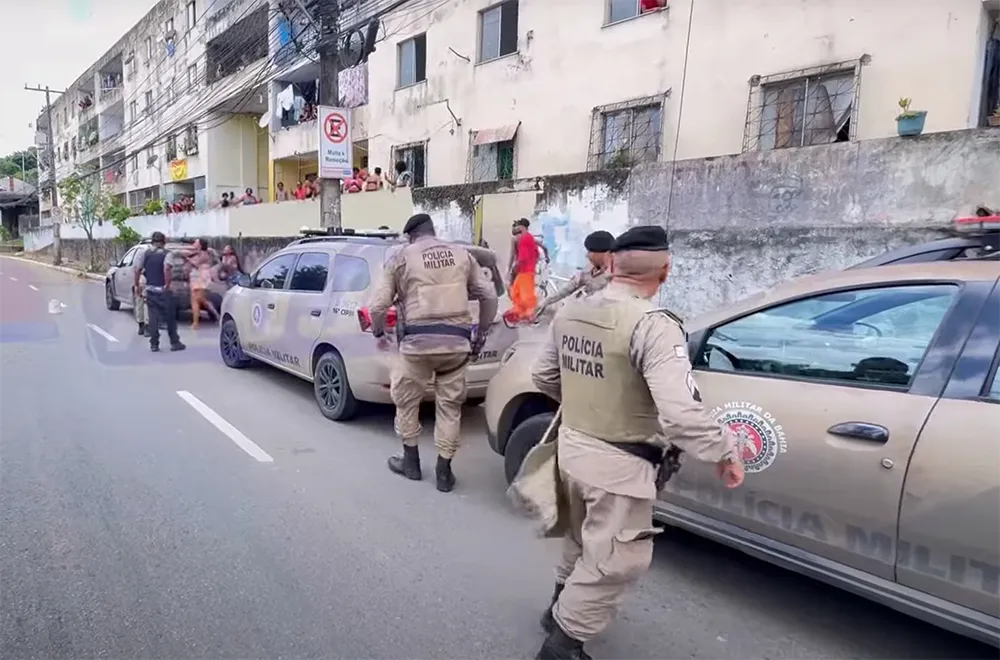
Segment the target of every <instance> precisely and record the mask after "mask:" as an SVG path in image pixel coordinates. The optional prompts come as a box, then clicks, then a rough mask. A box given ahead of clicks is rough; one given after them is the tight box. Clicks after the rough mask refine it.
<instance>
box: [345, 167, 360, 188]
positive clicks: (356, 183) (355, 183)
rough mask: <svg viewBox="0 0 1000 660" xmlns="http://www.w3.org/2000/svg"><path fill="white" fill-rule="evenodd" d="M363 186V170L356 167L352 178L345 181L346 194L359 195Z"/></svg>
mask: <svg viewBox="0 0 1000 660" xmlns="http://www.w3.org/2000/svg"><path fill="white" fill-rule="evenodd" d="M363 185H364V179H362V178H361V170H360V169H359V168H357V167H355V168H354V170H353V171H352V172H351V178H350V179H347V180H345V181H344V192H345V193H359V192H361V186H363Z"/></svg>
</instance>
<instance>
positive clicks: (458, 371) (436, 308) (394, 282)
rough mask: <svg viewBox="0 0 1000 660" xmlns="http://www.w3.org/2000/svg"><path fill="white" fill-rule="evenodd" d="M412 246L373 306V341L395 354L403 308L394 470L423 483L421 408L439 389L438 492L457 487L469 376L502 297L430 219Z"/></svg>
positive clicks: (419, 226) (415, 224)
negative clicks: (393, 317)
mask: <svg viewBox="0 0 1000 660" xmlns="http://www.w3.org/2000/svg"><path fill="white" fill-rule="evenodd" d="M403 233H404V234H406V237H407V239H408V240H409V245H407V246H406V247H404V248H403V249H402V250H400V251H399V252H397V253H396V255H395V256H394V257H393V258H392V260H391V261H390V262H389V263H388V264H387V265H386V267H385V271H384V273H383V275H382V279H381V281H380V282H379V284H378V285H377V286H376V287H375V290H374V291H373V292H372V298H371V301H370V303H369V305H368V310H369V313H370V315H371V321H372V333H373V334H374V335H375V337H376V338H377V339H378V344H379V348H381V349H382V350H386V349H387V348H388V347H389V343H388V338H387V337H386V323H385V320H386V314H387V312H388V310H389V307H390V306H392V305H396V310H397V315H398V316H399V317H401V323H400V325H399V326H398V327H397V330H396V331H397V332H399V333H402V336H400V337H398V340H399V353H400V355H399V360H397V361H396V363H395V364H394V366H393V372H392V382H391V385H390V394H391V396H392V401H393V403H394V404H396V423H395V428H396V432H397V433H398V434H399V436H400V438H401V439H402V441H403V453H402V454H400V455H397V456H393V457H391V458H390V459H389V469H390V470H391V471H392V472H394V473H396V474H399V475H402V476H403V477H406V478H407V479H413V480H415V481H418V480H420V479H421V477H422V473H421V470H420V453H419V450H418V448H417V440H418V438H419V436H420V430H421V429H420V420H419V416H418V414H419V409H420V402H421V401H422V400H423V398H424V394H425V393H426V392H427V387H428V386H429V385H430V384H431V381H433V384H434V405H435V408H436V416H435V423H434V444H435V445H436V446H437V450H438V460H437V470H436V477H437V489H438V490H439V491H441V492H450V491H451V490H452V488H454V486H455V475H454V472H453V471H452V468H451V460H452V458H453V457H454V456H455V452H457V451H458V445H459V439H460V431H461V429H460V426H461V419H462V404H463V403H464V402H465V395H466V383H465V372H466V369H467V368H468V365H469V362H470V360H471V358H472V356H474V355H476V354H478V353H479V351H480V350H482V346H483V342H484V341H485V339H486V333H487V331H488V330H489V327H490V325H491V324H492V323H493V319H494V317H495V316H496V313H497V294H496V289H494V288H493V284H492V283H491V282H490V281H489V280H488V279H486V277H485V276H484V275H483V273H482V270H481V269H480V267H479V263H478V262H477V261H476V260H475V258H474V257H473V256H472V253H471V252H469V251H468V250H466V249H465V248H464V247H462V246H461V245H458V244H456V243H452V242H450V241H445V240H442V239H440V238H438V237H437V236H436V235H435V231H434V223H433V222H432V221H431V218H430V216H429V215H427V214H426V213H418V214H416V215H414V216H413V217H412V218H410V219H409V220H407V221H406V225H405V226H404V227H403ZM469 300H478V301H479V318H478V319H475V320H476V321H478V326H477V328H478V330H477V331H475V332H474V331H473V318H472V316H471V314H470V312H469Z"/></svg>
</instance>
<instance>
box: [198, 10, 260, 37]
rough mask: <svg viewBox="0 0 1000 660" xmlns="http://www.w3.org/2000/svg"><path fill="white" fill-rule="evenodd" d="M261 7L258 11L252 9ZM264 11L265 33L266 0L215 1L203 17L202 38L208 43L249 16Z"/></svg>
mask: <svg viewBox="0 0 1000 660" xmlns="http://www.w3.org/2000/svg"><path fill="white" fill-rule="evenodd" d="M257 5H262V6H261V7H259V8H258V9H256V10H254V9H253V8H254V7H256V6H257ZM261 9H262V10H263V11H264V22H265V28H264V31H265V33H266V32H267V26H266V23H267V9H268V7H267V0H215V1H214V2H213V3H212V6H211V8H210V9H209V13H208V15H207V16H206V17H205V27H204V38H205V42H206V43H208V42H210V41H213V40H215V39H217V38H218V37H220V36H222V34H223V33H224V32H226V30H228V29H229V28H231V27H233V26H234V25H236V24H237V23H239V22H241V21H242V20H243V19H245V18H247V17H248V16H250V15H251V14H255V13H257V12H259V11H260V10H261Z"/></svg>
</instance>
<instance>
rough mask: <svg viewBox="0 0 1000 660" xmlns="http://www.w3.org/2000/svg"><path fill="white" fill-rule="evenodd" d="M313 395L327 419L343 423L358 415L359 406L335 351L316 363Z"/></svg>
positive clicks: (326, 354)
mask: <svg viewBox="0 0 1000 660" xmlns="http://www.w3.org/2000/svg"><path fill="white" fill-rule="evenodd" d="M313 393H314V394H315V395H316V405H318V406H319V411H320V412H321V413H323V416H324V417H326V418H327V419H332V420H333V421H335V422H345V421H347V420H349V419H353V418H354V417H355V416H357V414H358V408H359V407H360V404H359V402H358V400H357V399H355V398H354V392H352V391H351V384H350V383H349V382H347V367H346V366H345V365H344V360H343V359H342V358H341V357H340V354H339V353H337V352H336V351H329V352H327V353H324V354H323V355H322V357H320V359H319V360H317V361H316V369H315V371H314V372H313Z"/></svg>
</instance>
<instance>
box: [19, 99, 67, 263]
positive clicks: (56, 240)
mask: <svg viewBox="0 0 1000 660" xmlns="http://www.w3.org/2000/svg"><path fill="white" fill-rule="evenodd" d="M24 88H25V89H26V90H28V91H29V92H45V141H46V142H47V143H48V144H47V145H46V146H47V147H48V149H47V151H48V152H49V185H50V186H51V191H50V194H51V195H52V197H51V199H52V208H53V209H55V208H56V207H57V206H59V197H58V195H57V193H56V141H55V138H54V137H53V135H52V94H62V93H63V92H57V91H55V90H53V89H49V86H48V85H46V86H45V87H44V88H42V87H29V86H28V85H25V86H24ZM50 215H51V211H50ZM56 220H57V218H53V219H52V263H53V264H55V265H56V266H58V265H59V264H61V263H62V241H61V240H60V233H61V228H60V226H59V222H56Z"/></svg>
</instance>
